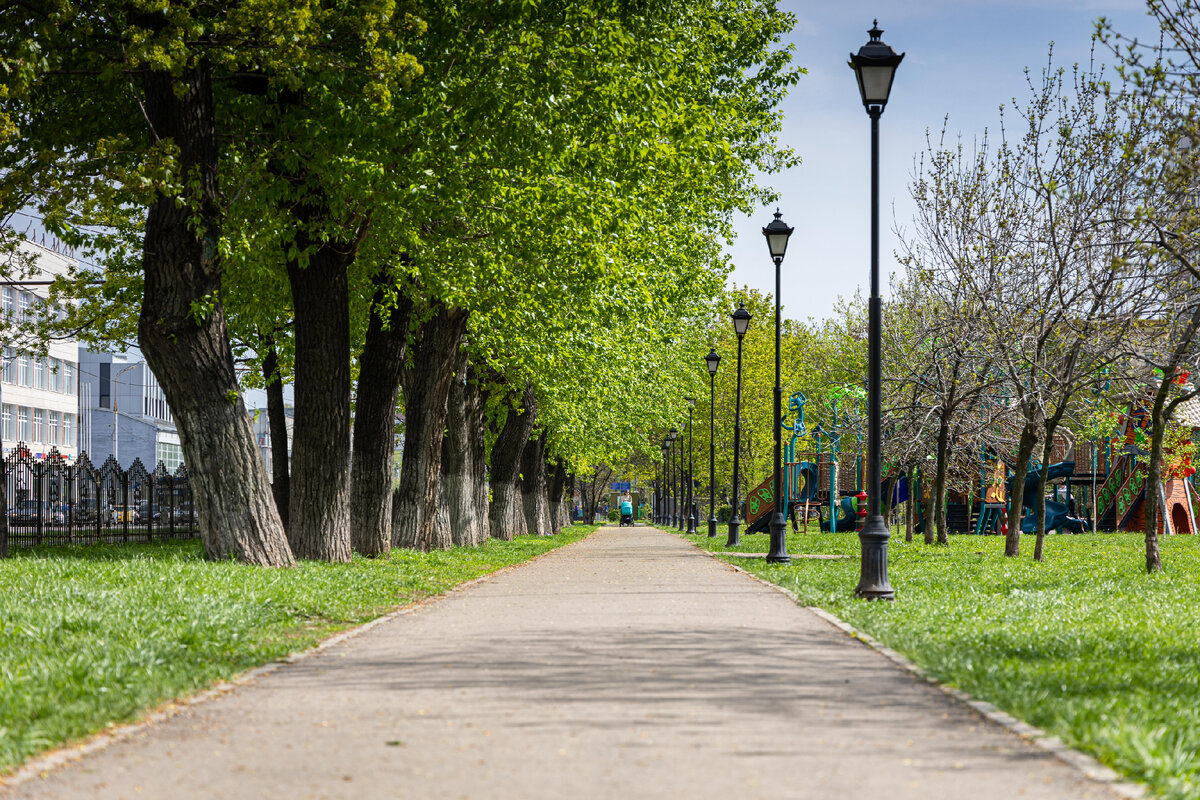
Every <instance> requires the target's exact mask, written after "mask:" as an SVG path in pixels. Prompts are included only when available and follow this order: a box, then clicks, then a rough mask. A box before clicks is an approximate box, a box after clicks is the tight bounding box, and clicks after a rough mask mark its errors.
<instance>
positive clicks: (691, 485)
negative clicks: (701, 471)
mask: <svg viewBox="0 0 1200 800" xmlns="http://www.w3.org/2000/svg"><path fill="white" fill-rule="evenodd" d="M687 404H688V479H687V491H686V494H685V496H686V497H687V500H686V504H687V515H688V519H687V532H688V535H689V536H695V535H696V431H695V429H694V428H693V427H692V422H693V420H692V414H693V412H695V410H696V398H694V397H689V398H687Z"/></svg>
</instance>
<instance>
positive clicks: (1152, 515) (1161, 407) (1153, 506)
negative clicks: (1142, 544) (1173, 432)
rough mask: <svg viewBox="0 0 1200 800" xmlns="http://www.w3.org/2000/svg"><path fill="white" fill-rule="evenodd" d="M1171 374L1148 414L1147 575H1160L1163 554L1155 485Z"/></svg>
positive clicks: (1161, 449)
mask: <svg viewBox="0 0 1200 800" xmlns="http://www.w3.org/2000/svg"><path fill="white" fill-rule="evenodd" d="M1170 374H1171V373H1166V375H1165V376H1164V378H1163V382H1162V383H1161V384H1160V385H1159V387H1158V391H1157V392H1156V393H1155V395H1154V405H1153V406H1152V408H1151V411H1150V425H1151V426H1152V427H1151V429H1150V463H1149V464H1147V465H1146V466H1147V469H1146V500H1145V506H1144V508H1145V510H1146V527H1145V535H1146V572H1162V553H1161V552H1159V548H1158V517H1159V508H1158V491H1157V487H1158V483H1159V481H1161V480H1162V451H1163V435H1164V433H1165V431H1166V419H1165V417H1166V414H1165V413H1164V412H1165V407H1166V402H1167V394H1168V393H1169V392H1170V390H1171V381H1170V378H1169V376H1170Z"/></svg>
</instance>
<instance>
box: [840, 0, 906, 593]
mask: <svg viewBox="0 0 1200 800" xmlns="http://www.w3.org/2000/svg"><path fill="white" fill-rule="evenodd" d="M867 33H868V34H870V36H871V40H870V41H869V42H867V43H866V44H865V45H863V46H862V47H861V48H860V49H859V51H858V53H857V54H851V55H850V68H851V69H853V70H854V74H855V76H856V77H857V78H858V91H859V94H860V95H861V96H862V102H863V107H864V108H866V110H867V115H868V116H870V118H871V298H870V305H869V306H868V315H869V316H868V320H867V325H868V327H867V360H868V369H867V421H868V424H869V433H868V439H867V450H868V455H869V456H870V461H869V463H868V465H867V519H866V521H865V522H864V524H863V529H862V530H861V531H860V532H859V534H858V539H859V541H860V542H861V543H862V558H861V559H860V562H859V577H858V586H857V587H856V588H855V590H854V594H855V595H857V596H858V597H863V598H866V599H867V600H894V599H896V592H895V591H894V590H893V589H892V586H891V584H890V583H888V577H887V543H888V538H889V537H890V536H891V532H890V531H889V530H888V527H887V524H886V523H885V522H884V520H883V514H882V513H881V509H882V499H883V498H882V497H881V496H880V495H881V489H880V484H881V477H882V472H883V447H882V437H881V435H880V417H881V409H880V372H881V369H882V365H881V364H880V340H881V339H882V330H881V325H882V320H881V316H882V301H881V300H880V299H879V117H880V116H881V115H882V114H883V109H884V106H886V105H887V101H888V94H889V93H890V92H891V90H892V80H893V79H894V78H895V77H896V67H898V66H900V61H901V60H902V59H903V58H904V54H903V53H901V54H899V55H896V51H895V50H893V49H892V48H891V47H889V46H888V45H886V44H884V43H883V41H881V40H880V38H879V37H880V36H881V35H882V34H883V31H881V30H880V29H879V20H875V23H874V26H873V27H872V28H871V30H869V31H867Z"/></svg>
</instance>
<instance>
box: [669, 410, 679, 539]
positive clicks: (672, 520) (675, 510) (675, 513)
mask: <svg viewBox="0 0 1200 800" xmlns="http://www.w3.org/2000/svg"><path fill="white" fill-rule="evenodd" d="M678 438H679V429H678V428H671V432H670V433H669V434H668V441H669V442H670V443H671V513H670V515H669V516H668V517H667V527H670V528H674V527H675V526H676V525H677V524H678V523H679V484H678V482H677V481H676V473H677V472H678V471H679V458H678V457H677V456H676V455H675V440H676V439H678Z"/></svg>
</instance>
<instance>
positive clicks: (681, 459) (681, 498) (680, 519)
mask: <svg viewBox="0 0 1200 800" xmlns="http://www.w3.org/2000/svg"><path fill="white" fill-rule="evenodd" d="M676 441H678V442H679V453H677V454H676V456H675V458H676V462H675V463H677V464H679V494H678V495H676V500H677V501H678V502H677V503H676V505H678V506H679V514H678V515H677V516H676V525H675V527H677V528H678V529H679V532H680V533H683V532H684V531H685V530H687V508H686V507H685V506H686V505H687V487H686V486H684V483H683V480H684V473H686V472H687V463H686V461H685V457H686V455H687V454H686V453H685V452H684V451H685V449H686V448H685V447H684V444H685V442H686V439H685V438H684V435H683V434H682V433H680V434H679V435H678V436H677V437H676Z"/></svg>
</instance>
